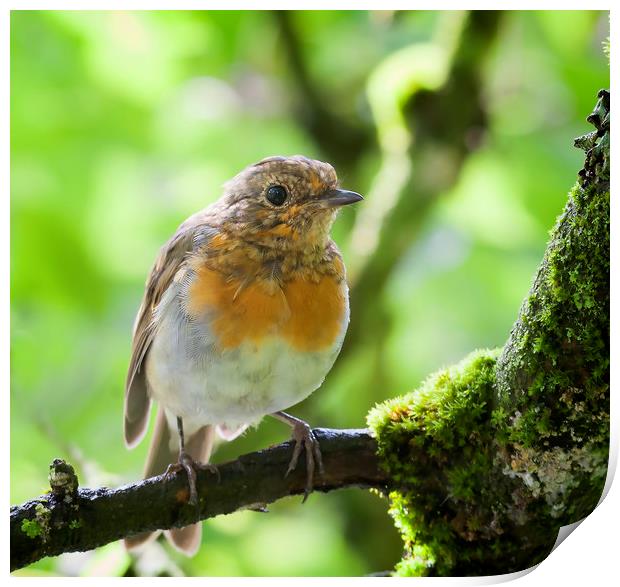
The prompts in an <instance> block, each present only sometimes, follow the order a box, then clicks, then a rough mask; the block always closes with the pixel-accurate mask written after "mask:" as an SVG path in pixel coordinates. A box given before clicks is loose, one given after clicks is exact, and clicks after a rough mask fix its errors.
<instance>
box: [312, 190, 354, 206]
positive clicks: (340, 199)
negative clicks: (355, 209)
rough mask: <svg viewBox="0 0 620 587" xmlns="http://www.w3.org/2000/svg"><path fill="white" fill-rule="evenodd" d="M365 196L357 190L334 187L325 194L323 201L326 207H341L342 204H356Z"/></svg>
mask: <svg viewBox="0 0 620 587" xmlns="http://www.w3.org/2000/svg"><path fill="white" fill-rule="evenodd" d="M363 199H364V198H363V197H362V196H360V195H359V194H358V193H357V192H350V191H349V190H340V189H333V190H328V191H326V192H325V193H324V194H323V197H322V198H321V203H322V204H323V206H325V207H326V208H339V207H340V206H348V205H349V204H355V202H359V201H361V200H363Z"/></svg>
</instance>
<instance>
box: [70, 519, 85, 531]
mask: <svg viewBox="0 0 620 587" xmlns="http://www.w3.org/2000/svg"><path fill="white" fill-rule="evenodd" d="M81 527H82V522H81V521H80V520H71V521H70V522H69V530H77V529H78V528H81Z"/></svg>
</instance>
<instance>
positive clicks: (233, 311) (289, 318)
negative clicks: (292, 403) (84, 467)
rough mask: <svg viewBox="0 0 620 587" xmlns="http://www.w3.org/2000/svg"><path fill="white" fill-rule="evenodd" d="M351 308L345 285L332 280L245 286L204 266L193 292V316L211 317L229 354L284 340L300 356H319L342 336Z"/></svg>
mask: <svg viewBox="0 0 620 587" xmlns="http://www.w3.org/2000/svg"><path fill="white" fill-rule="evenodd" d="M338 263H340V261H339V260H338ZM346 304H347V300H346V290H345V288H344V284H343V283H342V282H341V281H340V280H339V279H337V278H336V277H334V276H331V275H322V276H320V278H318V280H316V281H311V280H309V279H305V278H303V277H301V276H300V277H298V278H296V279H293V280H291V281H288V282H286V283H284V284H283V285H282V286H281V287H280V286H279V285H278V284H277V283H276V282H275V281H273V280H264V279H262V280H258V279H257V280H255V281H254V282H252V283H251V284H244V283H243V282H242V281H241V280H237V279H226V277H225V276H224V275H222V274H221V273H219V272H217V271H214V270H212V269H209V268H207V267H205V266H202V267H200V268H199V269H198V270H197V271H196V278H195V279H194V281H193V282H192V284H191V286H190V287H189V291H188V300H187V312H188V313H189V315H190V316H192V317H195V318H200V317H201V316H209V317H211V322H210V324H209V326H210V328H212V330H213V332H214V334H215V335H216V336H217V338H218V340H219V344H220V346H221V347H222V348H224V349H230V348H235V347H237V346H239V345H240V344H241V343H242V342H244V341H246V340H247V341H251V342H254V343H258V342H260V341H261V340H262V339H263V338H265V337H268V336H280V337H282V338H284V339H285V340H287V341H288V342H289V343H290V344H291V346H292V347H293V348H294V349H296V350H299V351H319V350H324V349H327V348H329V347H330V346H331V345H332V344H333V343H334V341H335V340H336V338H337V337H338V335H339V334H340V332H341V328H342V321H343V320H344V318H345V313H346V307H347V306H346Z"/></svg>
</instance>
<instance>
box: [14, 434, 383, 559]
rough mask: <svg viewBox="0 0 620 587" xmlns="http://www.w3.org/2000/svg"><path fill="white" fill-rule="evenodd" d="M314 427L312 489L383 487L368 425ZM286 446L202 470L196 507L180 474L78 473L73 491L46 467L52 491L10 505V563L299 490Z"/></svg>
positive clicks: (300, 472) (301, 481) (299, 473)
mask: <svg viewBox="0 0 620 587" xmlns="http://www.w3.org/2000/svg"><path fill="white" fill-rule="evenodd" d="M314 432H315V434H316V436H317V438H318V440H319V442H320V445H321V450H322V453H323V461H324V465H325V473H324V475H322V476H320V477H318V478H317V479H315V489H316V490H318V491H325V492H326V491H331V490H332V489H339V488H342V487H351V486H357V487H377V488H383V487H385V485H386V483H387V475H386V474H385V472H383V471H382V470H381V469H380V468H379V461H378V458H377V456H376V454H375V453H376V448H377V447H376V442H375V440H374V439H373V438H371V436H370V435H369V434H368V433H367V431H366V430H330V429H317V430H315V431H314ZM291 450H292V443H291V442H285V443H283V444H280V445H278V446H274V447H272V448H269V449H267V450H262V451H259V452H254V453H250V454H247V455H244V456H242V457H240V458H239V459H238V460H236V461H232V462H229V463H225V464H222V465H219V466H218V469H219V472H220V480H219V481H218V479H217V476H216V475H214V474H213V473H210V472H209V471H207V470H204V471H199V473H198V492H199V501H200V503H199V506H198V508H193V507H191V506H189V505H188V504H187V499H188V491H187V481H186V478H185V476H184V474H177V475H175V476H174V477H172V478H171V479H169V480H165V479H164V478H163V476H159V477H153V478H151V479H146V480H145V481H140V482H138V483H132V484H131V485H125V486H123V487H119V488H118V489H108V488H100V489H79V490H78V489H77V481H75V484H74V486H73V487H74V489H75V493H73V490H72V489H69V490H67V489H66V488H64V486H60V487H59V485H58V482H57V480H56V481H55V480H54V479H52V475H51V476H50V477H51V481H52V492H51V493H49V494H46V495H43V496H41V497H39V498H38V499H35V500H31V501H28V502H26V503H24V504H22V505H19V506H14V507H12V508H11V570H15V569H18V568H21V567H23V566H26V565H28V564H30V563H33V562H35V561H37V560H39V559H41V558H43V557H46V556H57V555H59V554H62V553H63V552H74V551H85V550H90V549H93V548H96V547H98V546H102V545H104V544H108V543H109V542H113V541H115V540H119V539H121V538H124V537H126V536H131V535H134V534H139V533H141V532H146V531H152V530H158V529H167V528H173V527H181V526H186V525H187V524H191V523H193V522H197V521H199V520H205V519H207V518H212V517H215V516H219V515H222V514H230V513H232V512H234V511H237V510H239V509H243V508H248V507H252V506H255V507H256V506H260V505H264V504H268V503H271V502H273V501H276V500H278V499H281V498H282V497H286V496H289V495H296V494H301V493H303V490H304V485H305V461H304V460H303V458H302V460H301V462H300V463H299V465H298V467H297V470H296V471H295V472H293V473H292V474H291V475H290V476H289V477H287V478H286V479H285V478H284V471H286V468H287V465H288V462H289V460H290V457H291ZM59 463H62V461H55V463H54V464H53V465H52V471H53V472H54V478H58V477H59V476H61V477H62V478H63V479H64V478H65V475H63V471H62V470H61V469H62V467H63V465H64V463H62V464H61V465H59ZM59 467H60V468H59ZM64 467H66V465H64ZM59 472H60V475H59Z"/></svg>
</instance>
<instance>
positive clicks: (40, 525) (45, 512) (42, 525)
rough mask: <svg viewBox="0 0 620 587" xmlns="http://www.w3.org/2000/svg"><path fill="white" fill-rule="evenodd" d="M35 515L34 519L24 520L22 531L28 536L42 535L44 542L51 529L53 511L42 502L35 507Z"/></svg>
mask: <svg viewBox="0 0 620 587" xmlns="http://www.w3.org/2000/svg"><path fill="white" fill-rule="evenodd" d="M34 510H35V517H34V518H33V519H32V520H23V522H22V526H21V529H22V532H23V533H24V534H26V536H28V538H37V537H41V539H42V540H43V542H45V541H46V540H47V537H48V536H49V531H50V517H51V512H50V510H49V508H47V507H45V505H43V504H42V503H38V504H37V505H36V506H35V508H34Z"/></svg>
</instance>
